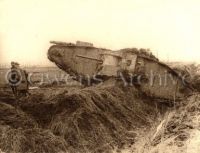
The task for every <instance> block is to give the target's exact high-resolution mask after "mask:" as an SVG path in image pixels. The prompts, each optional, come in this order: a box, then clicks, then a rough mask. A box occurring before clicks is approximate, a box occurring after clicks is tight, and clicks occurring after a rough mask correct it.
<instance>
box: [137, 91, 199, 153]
mask: <svg viewBox="0 0 200 153" xmlns="http://www.w3.org/2000/svg"><path fill="white" fill-rule="evenodd" d="M156 125H157V126H156ZM155 129H157V130H155ZM199 134H200V96H199V94H194V95H193V96H191V97H189V98H188V99H186V100H184V101H183V103H182V106H179V108H178V109H174V110H172V111H170V112H169V113H168V114H166V115H165V116H164V117H163V118H162V121H161V122H160V123H159V124H154V126H152V130H151V132H149V133H148V136H146V137H144V139H142V140H141V141H140V145H141V147H140V148H138V150H137V151H136V152H139V153H146V152H149V153H175V152H176V153H199V152H200V148H199V146H200V141H199V140H200V135H199Z"/></svg>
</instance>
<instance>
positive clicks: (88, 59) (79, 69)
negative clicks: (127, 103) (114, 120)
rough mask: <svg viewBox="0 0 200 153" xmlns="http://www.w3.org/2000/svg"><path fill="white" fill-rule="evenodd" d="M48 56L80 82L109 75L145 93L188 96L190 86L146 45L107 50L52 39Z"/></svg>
mask: <svg viewBox="0 0 200 153" xmlns="http://www.w3.org/2000/svg"><path fill="white" fill-rule="evenodd" d="M51 43H53V45H52V46H51V47H50V48H49V50H48V58H49V60H50V61H52V62H54V63H55V64H56V65H57V66H58V67H59V68H60V69H62V70H64V71H65V72H67V73H68V74H69V75H71V76H73V78H74V79H75V80H77V81H81V82H82V83H83V84H84V83H85V82H86V80H88V78H89V80H90V82H92V83H95V84H98V83H102V82H104V81H106V80H108V79H114V80H116V82H122V83H123V84H124V86H135V87H136V88H138V90H140V91H141V92H142V93H144V94H145V95H147V96H151V97H156V98H159V99H166V100H175V99H181V98H184V97H185V96H188V95H189V93H191V91H192V89H191V88H190V86H189V84H187V83H186V82H185V81H184V78H182V77H181V76H180V75H179V74H178V73H176V72H175V71H174V70H173V69H172V68H170V67H169V66H168V65H166V64H165V63H162V62H160V61H159V60H158V59H157V58H156V57H155V56H154V55H153V54H152V53H151V52H150V51H149V50H148V49H137V48H125V49H120V50H115V51H113V50H110V49H105V48H98V47H94V46H93V44H92V43H88V42H81V41H77V42H76V43H67V42H58V41H51Z"/></svg>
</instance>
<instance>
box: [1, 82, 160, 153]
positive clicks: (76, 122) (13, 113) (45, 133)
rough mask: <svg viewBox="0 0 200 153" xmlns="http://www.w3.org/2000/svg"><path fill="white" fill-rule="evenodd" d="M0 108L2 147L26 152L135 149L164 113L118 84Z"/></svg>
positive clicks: (45, 94) (32, 98)
mask: <svg viewBox="0 0 200 153" xmlns="http://www.w3.org/2000/svg"><path fill="white" fill-rule="evenodd" d="M39 90H40V89H39ZM56 91H57V92H56ZM50 92H53V93H54V94H52V96H49V94H50ZM55 93H56V94H55ZM0 104H1V108H0V115H1V117H0V123H1V124H0V148H1V150H2V151H5V152H22V153H24V152H44V153H46V152H48V153H49V152H52V153H53V152H55V153H57V152H61V151H63V152H69V153H75V152H81V153H82V152H85V153H86V152H93V153H97V152H98V153H99V152H112V151H113V150H114V149H115V148H119V149H122V148H124V147H126V146H129V145H132V144H134V143H135V141H137V139H138V138H139V137H140V136H141V134H143V130H145V129H147V128H150V126H151V125H152V123H153V122H154V120H155V119H156V116H157V114H158V113H159V111H160V110H161V109H160V108H159V107H158V106H160V105H158V104H156V103H155V102H154V100H153V99H150V98H149V97H145V96H144V95H141V93H140V92H139V91H138V90H137V89H135V88H134V87H126V88H124V87H121V86H116V85H109V86H93V87H88V88H84V89H77V90H71V91H69V90H68V89H65V90H63V89H62V90H60V91H59V92H58V89H56V88H55V90H54V91H53V89H48V90H42V92H41V93H40V94H39V93H38V91H37V93H35V94H32V95H31V96H30V97H27V98H22V99H20V102H19V104H20V105H19V106H18V107H16V108H15V107H13V106H11V105H10V104H6V103H0Z"/></svg>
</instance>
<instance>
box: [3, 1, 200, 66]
mask: <svg viewBox="0 0 200 153" xmlns="http://www.w3.org/2000/svg"><path fill="white" fill-rule="evenodd" d="M199 6H200V1H199V0H31V1H28V0H0V64H1V63H10V61H17V62H19V63H22V64H29V65H38V64H41V65H49V64H51V62H49V61H48V59H47V50H48V48H49V47H50V43H49V41H50V40H57V41H66V42H75V41H76V40H82V41H87V42H92V43H93V44H94V45H95V46H96V47H103V48H109V49H113V50H117V49H121V48H130V47H136V48H150V50H151V51H152V52H153V53H154V54H155V55H156V56H157V57H158V58H159V59H160V60H162V61H167V60H169V61H184V62H199V61H200V43H199V42H200V38H199V37H200V9H199Z"/></svg>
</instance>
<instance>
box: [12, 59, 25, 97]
mask: <svg viewBox="0 0 200 153" xmlns="http://www.w3.org/2000/svg"><path fill="white" fill-rule="evenodd" d="M11 66H12V67H11V80H12V81H13V80H14V82H10V86H11V89H12V91H13V94H14V95H15V96H22V95H27V94H29V93H28V79H27V77H28V74H27V73H26V71H25V70H22V69H21V68H20V67H19V64H18V63H15V62H11Z"/></svg>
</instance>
